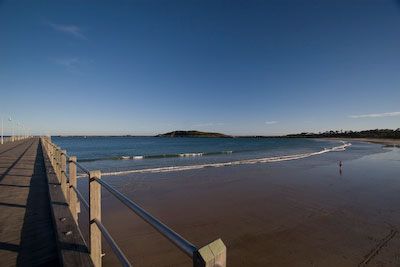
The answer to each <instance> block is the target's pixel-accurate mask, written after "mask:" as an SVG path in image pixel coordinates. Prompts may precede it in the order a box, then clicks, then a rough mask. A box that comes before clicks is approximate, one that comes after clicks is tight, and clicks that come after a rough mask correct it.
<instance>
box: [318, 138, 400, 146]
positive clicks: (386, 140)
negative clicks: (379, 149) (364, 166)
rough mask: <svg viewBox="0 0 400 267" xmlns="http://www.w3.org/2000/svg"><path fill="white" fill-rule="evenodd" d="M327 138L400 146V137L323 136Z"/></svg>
mask: <svg viewBox="0 0 400 267" xmlns="http://www.w3.org/2000/svg"><path fill="white" fill-rule="evenodd" d="M321 139H326V140H346V141H361V142H368V143H373V144H382V145H388V146H397V147H400V139H390V138H349V137H346V138H340V137H330V138H321Z"/></svg>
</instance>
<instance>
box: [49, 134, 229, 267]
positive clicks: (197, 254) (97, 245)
mask: <svg viewBox="0 0 400 267" xmlns="http://www.w3.org/2000/svg"><path fill="white" fill-rule="evenodd" d="M42 144H43V146H44V147H45V148H46V151H47V153H48V156H49V158H50V161H51V163H52V165H53V167H54V170H55V172H56V175H57V177H58V178H59V180H60V183H61V189H62V191H63V193H64V196H65V198H66V200H67V202H68V205H69V207H70V210H71V213H72V216H73V218H74V219H75V222H76V223H77V224H78V213H79V212H80V204H79V203H82V204H83V206H84V207H85V208H86V209H87V210H88V211H89V239H90V240H89V244H90V256H91V259H92V261H93V264H94V266H95V267H99V266H101V265H102V255H103V254H102V245H101V240H102V238H101V237H102V236H103V237H104V238H105V240H106V241H107V242H108V244H109V245H110V247H111V249H112V250H113V252H114V253H115V255H116V256H117V258H118V259H119V261H120V263H121V264H122V266H132V265H131V264H130V262H129V261H128V259H127V258H126V256H125V255H124V253H123V252H122V250H121V249H120V248H119V246H118V245H117V243H116V242H115V240H114V239H113V238H112V236H111V235H110V233H109V232H108V231H107V229H106V227H105V226H104V225H103V224H102V222H101V187H104V188H105V189H107V191H108V192H110V193H111V194H112V195H113V196H115V197H116V198H117V199H118V200H120V201H121V202H122V203H123V204H124V205H125V206H126V207H128V208H129V209H130V210H132V211H133V212H134V213H135V214H136V215H138V216H139V217H140V218H141V219H143V220H144V221H145V222H147V223H148V224H149V225H150V226H152V227H153V228H154V229H155V230H157V231H158V232H159V233H160V234H162V235H163V236H164V237H166V238H167V239H168V240H169V241H170V242H171V243H173V244H174V245H175V246H176V247H178V248H179V249H180V250H181V251H183V252H184V253H185V254H186V255H187V256H189V257H190V258H191V259H192V261H193V266H194V267H225V266H226V246H225V245H224V243H223V242H222V240H221V239H217V240H215V241H213V242H211V243H210V244H208V245H206V246H204V247H202V248H199V249H198V248H197V247H196V246H195V245H193V244H192V243H190V242H189V241H187V240H186V239H184V238H183V237H182V236H180V235H179V234H178V233H176V232H174V231H173V230H172V229H171V228H169V227H168V226H167V225H165V224H164V223H162V222H161V221H160V220H158V219H157V218H156V217H154V216H153V215H151V214H150V213H149V212H147V211H146V210H145V209H143V208H142V207H140V206H139V205H138V204H136V203H135V202H134V201H132V200H131V199H129V198H128V197H126V196H125V195H123V194H122V193H121V192H119V191H118V190H116V189H115V188H114V187H112V186H111V185H109V184H108V183H107V182H105V181H103V180H102V179H101V172H100V171H99V170H96V171H89V170H87V169H86V168H85V167H83V166H82V165H81V164H79V163H78V162H77V159H76V157H75V156H68V154H67V152H66V151H65V150H61V149H60V147H58V146H56V145H55V144H53V143H52V142H51V140H50V138H48V137H42ZM67 161H68V175H67V168H66V166H67ZM77 167H78V168H79V169H80V170H81V171H83V172H84V173H85V174H87V175H88V177H89V203H88V202H87V201H86V199H85V198H84V197H83V196H82V194H81V193H80V192H79V190H78V188H77V176H76V168H77Z"/></svg>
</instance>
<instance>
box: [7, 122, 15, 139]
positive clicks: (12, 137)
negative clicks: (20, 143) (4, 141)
mask: <svg viewBox="0 0 400 267" xmlns="http://www.w3.org/2000/svg"><path fill="white" fill-rule="evenodd" d="M8 121H9V122H10V123H11V142H14V126H13V124H12V119H11V117H10V118H8Z"/></svg>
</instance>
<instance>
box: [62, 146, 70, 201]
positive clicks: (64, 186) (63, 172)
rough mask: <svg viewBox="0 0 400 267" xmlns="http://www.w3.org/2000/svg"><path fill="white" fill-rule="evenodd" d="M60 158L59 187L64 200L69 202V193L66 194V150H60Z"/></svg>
mask: <svg viewBox="0 0 400 267" xmlns="http://www.w3.org/2000/svg"><path fill="white" fill-rule="evenodd" d="M60 158H61V165H60V167H61V171H60V173H61V189H62V191H63V193H64V197H65V200H66V201H67V203H69V198H68V197H69V194H68V192H67V191H68V189H69V187H68V180H67V151H66V150H61V151H60Z"/></svg>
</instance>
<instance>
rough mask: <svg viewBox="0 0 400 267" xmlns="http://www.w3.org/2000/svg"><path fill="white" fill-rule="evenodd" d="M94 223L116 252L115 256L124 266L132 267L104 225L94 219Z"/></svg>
mask: <svg viewBox="0 0 400 267" xmlns="http://www.w3.org/2000/svg"><path fill="white" fill-rule="evenodd" d="M94 223H95V224H96V225H97V226H98V227H99V229H100V231H101V233H102V234H103V236H104V237H105V239H106V240H107V242H108V244H110V247H111V249H112V250H113V251H114V253H115V255H116V256H117V257H118V259H119V261H120V262H121V263H122V265H123V266H126V267H131V266H132V265H131V264H130V263H129V261H128V259H127V258H126V257H125V255H124V253H123V252H122V251H121V249H120V248H119V247H118V245H117V243H116V242H115V241H114V239H113V238H112V236H111V235H110V233H109V232H108V231H107V229H106V228H105V227H104V225H103V224H102V223H101V222H99V220H97V219H94Z"/></svg>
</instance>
